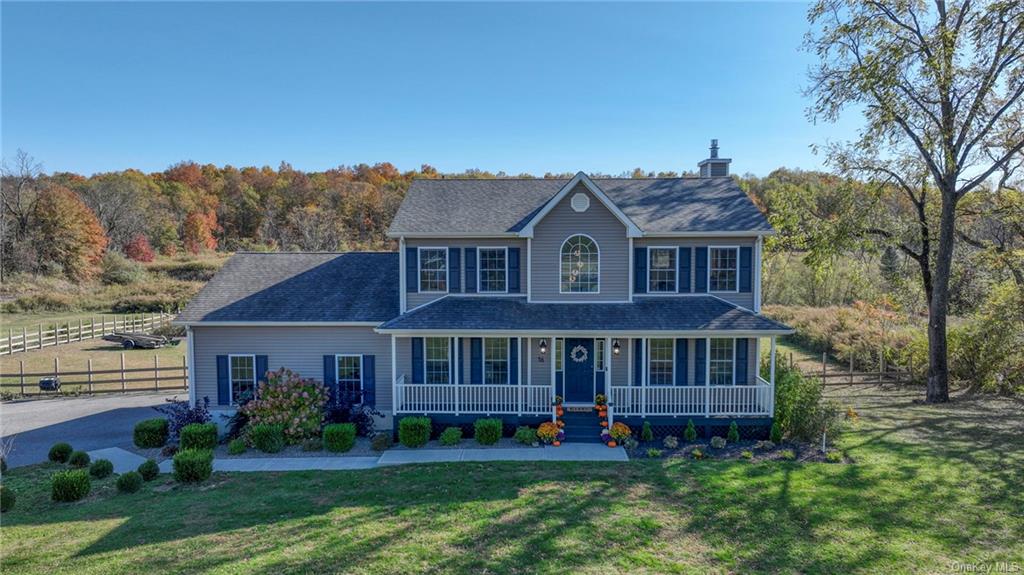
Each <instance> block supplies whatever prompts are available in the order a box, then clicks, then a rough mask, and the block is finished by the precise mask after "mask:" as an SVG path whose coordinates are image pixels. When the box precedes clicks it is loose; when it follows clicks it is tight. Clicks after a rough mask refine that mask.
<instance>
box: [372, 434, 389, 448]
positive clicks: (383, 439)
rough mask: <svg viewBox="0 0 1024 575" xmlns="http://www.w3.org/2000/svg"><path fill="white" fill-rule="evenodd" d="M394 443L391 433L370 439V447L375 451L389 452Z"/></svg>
mask: <svg viewBox="0 0 1024 575" xmlns="http://www.w3.org/2000/svg"><path fill="white" fill-rule="evenodd" d="M392 441H393V440H392V438H391V432H387V433H378V434H377V435H374V436H373V438H372V439H370V447H372V448H373V450H374V451H387V450H388V449H391V443H392Z"/></svg>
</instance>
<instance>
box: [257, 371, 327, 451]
mask: <svg viewBox="0 0 1024 575" xmlns="http://www.w3.org/2000/svg"><path fill="white" fill-rule="evenodd" d="M265 375H266V381H260V382H259V385H258V389H257V392H256V398H255V399H253V400H252V401H250V402H248V403H246V404H245V405H243V406H242V408H241V410H242V411H243V412H244V413H245V415H247V416H248V417H249V425H250V426H252V425H259V424H261V423H268V424H278V425H281V426H283V427H284V439H285V442H287V443H290V444H292V443H299V442H300V441H302V440H303V439H308V438H310V437H319V436H320V425H321V423H322V421H323V413H324V406H325V405H327V388H325V387H324V385H323V384H322V383H320V382H319V381H316V380H314V379H303V378H301V377H299V374H297V373H295V372H294V371H292V370H290V369H285V368H281V369H279V370H277V371H271V372H267V373H266V374H265Z"/></svg>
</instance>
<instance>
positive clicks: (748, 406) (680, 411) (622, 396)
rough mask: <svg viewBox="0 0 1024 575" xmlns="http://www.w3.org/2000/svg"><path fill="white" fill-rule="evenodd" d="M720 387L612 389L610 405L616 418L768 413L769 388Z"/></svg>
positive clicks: (764, 385)
mask: <svg viewBox="0 0 1024 575" xmlns="http://www.w3.org/2000/svg"><path fill="white" fill-rule="evenodd" d="M758 381H760V382H762V384H761V385H722V386H715V385H713V386H678V387H677V386H667V385H666V386H650V387H634V386H630V387H626V386H612V393H611V402H612V404H613V405H614V406H615V412H616V413H617V414H618V415H619V416H624V415H671V416H678V415H684V416H685V415H699V416H764V415H771V414H772V400H773V397H772V396H773V393H772V387H771V386H770V385H768V382H766V381H764V380H763V379H761V378H758Z"/></svg>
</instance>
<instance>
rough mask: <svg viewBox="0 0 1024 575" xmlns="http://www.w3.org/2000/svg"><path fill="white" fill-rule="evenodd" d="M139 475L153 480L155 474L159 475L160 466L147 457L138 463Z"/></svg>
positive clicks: (147, 479)
mask: <svg viewBox="0 0 1024 575" xmlns="http://www.w3.org/2000/svg"><path fill="white" fill-rule="evenodd" d="M139 475H140V476H141V477H142V479H144V480H146V481H153V480H154V479H156V476H157V475H160V466H159V465H157V463H156V461H154V460H152V459H147V460H145V461H143V462H142V463H141V464H139Z"/></svg>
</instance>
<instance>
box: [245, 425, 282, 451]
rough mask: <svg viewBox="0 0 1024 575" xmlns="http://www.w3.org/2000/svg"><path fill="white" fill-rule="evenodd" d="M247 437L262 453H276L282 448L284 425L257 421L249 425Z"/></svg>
mask: <svg viewBox="0 0 1024 575" xmlns="http://www.w3.org/2000/svg"><path fill="white" fill-rule="evenodd" d="M249 439H250V440H251V441H252V445H253V447H255V448H256V449H259V450H260V451H262V452H263V453H277V452H279V451H281V450H282V449H284V426H283V425H281V424H279V423H275V424H271V423H259V424H256V425H251V426H249Z"/></svg>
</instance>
